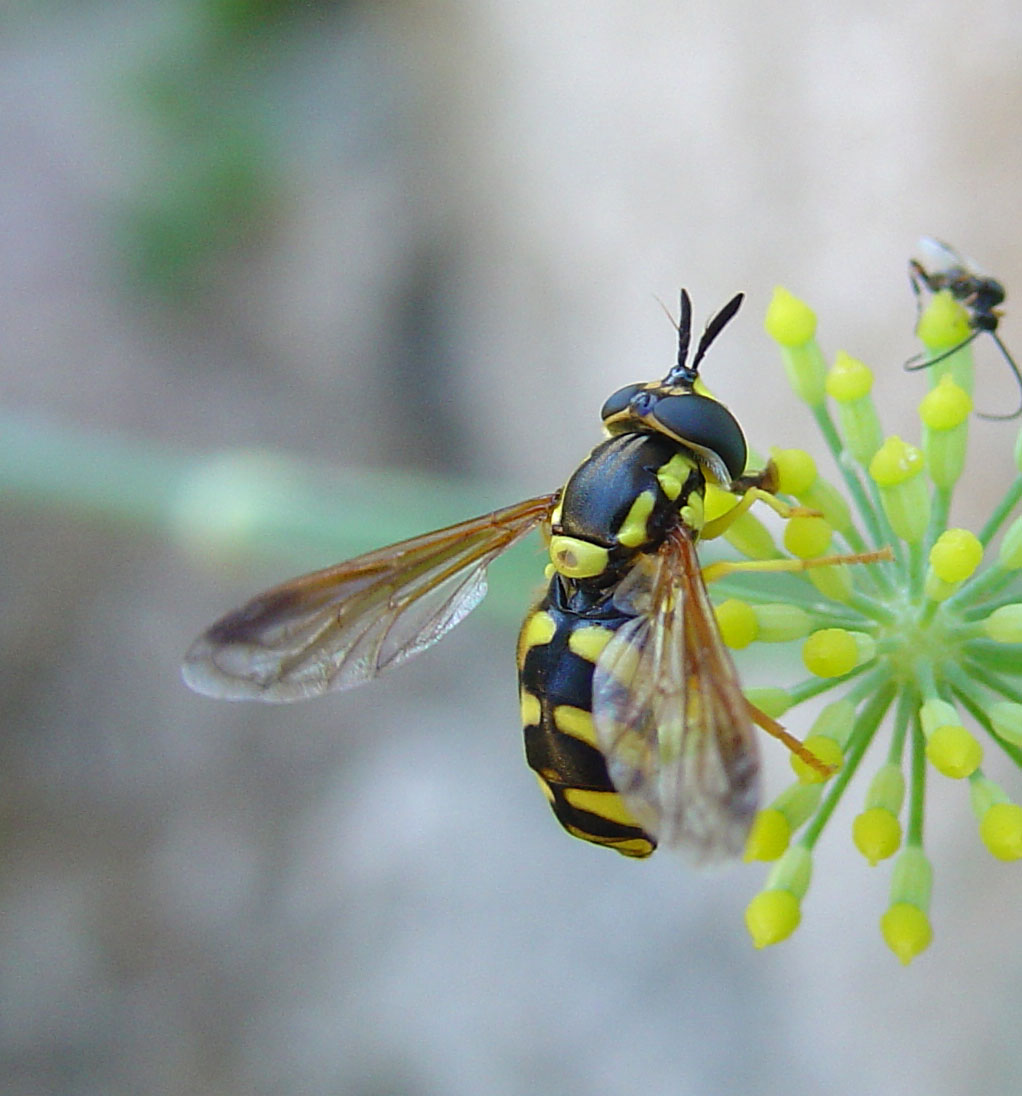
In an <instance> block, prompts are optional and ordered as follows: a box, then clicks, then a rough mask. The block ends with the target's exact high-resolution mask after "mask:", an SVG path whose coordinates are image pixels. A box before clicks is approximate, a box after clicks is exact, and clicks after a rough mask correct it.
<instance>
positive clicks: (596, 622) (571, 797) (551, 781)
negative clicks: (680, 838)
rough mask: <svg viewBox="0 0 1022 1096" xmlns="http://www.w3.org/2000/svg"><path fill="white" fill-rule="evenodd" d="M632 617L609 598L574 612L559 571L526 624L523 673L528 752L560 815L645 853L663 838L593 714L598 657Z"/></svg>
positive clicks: (610, 842) (565, 822) (583, 830)
mask: <svg viewBox="0 0 1022 1096" xmlns="http://www.w3.org/2000/svg"><path fill="white" fill-rule="evenodd" d="M628 619H630V618H629V617H628V616H625V615H623V614H621V613H620V612H618V611H617V610H615V609H614V608H613V606H612V605H611V603H610V602H609V600H607V601H606V602H605V603H604V604H602V605H594V606H593V607H591V608H589V609H585V608H583V610H582V611H572V610H571V609H570V608H568V607H567V606H565V604H564V593H563V586H562V583H561V579H560V578H559V577H558V576H556V575H555V576H554V578H553V579H552V581H551V584H550V587H549V589H548V590H547V593H546V596H545V597H544V598H543V600H542V601H540V603H539V604H538V605H537V606H536V607H535V608H534V609H533V611H532V612H531V613H530V614H529V615H528V616H527V617H526V618H525V623H524V624H523V625H522V631H521V635H520V637H519V641H518V680H519V688H520V695H521V704H522V723H523V726H524V730H525V754H526V758H527V760H528V763H529V766H530V767H531V768H532V769H533V770H534V771H535V773H536V776H537V778H538V780H539V783H540V787H541V788H542V790H543V792H544V794H545V795H546V797H547V799H548V800H549V802H550V806H551V808H552V810H553V812H554V814H555V815H556V816H557V820H558V821H559V822H560V823H561V825H562V826H563V827H564V828H565V829H566V830H567V831H568V833H570V834H572V835H573V836H574V837H580V838H582V839H583V840H586V841H592V842H594V843H595V844H597V845H606V846H607V847H609V848H613V849H617V851H618V852H620V853H622V854H623V855H625V856H633V857H644V856H649V855H650V853H652V852H653V850H654V849H655V848H656V842H655V841H654V840H653V838H652V837H650V836H649V834H647V833H646V832H645V831H644V830H643V829H642V828H641V827H640V826H639V825H638V824H637V823H636V821H635V819H634V818H633V817H632V815H631V813H630V812H629V811H628V808H627V807H626V806H625V804H624V801H623V800H622V799H621V797H620V796H619V795H618V793H617V791H616V790H615V788H614V786H613V784H612V783H611V781H610V777H609V775H608V774H607V765H606V762H605V760H604V757H603V754H602V752H601V751H600V748H599V746H598V745H597V742H596V738H595V731H594V728H593V719H592V714H591V708H592V682H593V667H594V665H595V662H596V658H597V657H598V656H599V653H600V651H602V649H603V647H604V646H605V645H606V643H607V641H608V640H609V639H610V637H611V636H612V635H613V634H614V632H615V631H616V630H617V629H618V628H619V627H620V626H621V625H622V624H624V623H625V621H626V620H628Z"/></svg>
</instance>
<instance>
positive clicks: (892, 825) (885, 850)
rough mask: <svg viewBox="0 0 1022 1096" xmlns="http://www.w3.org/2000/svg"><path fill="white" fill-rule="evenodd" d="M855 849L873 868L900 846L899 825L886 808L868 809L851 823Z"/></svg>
mask: <svg viewBox="0 0 1022 1096" xmlns="http://www.w3.org/2000/svg"><path fill="white" fill-rule="evenodd" d="M852 840H853V841H854V842H855V847H856V848H857V849H858V850H859V852H861V853H862V855H863V856H864V857H865V858H866V859H867V860H868V861H869V862H870V864H871V865H872V866H873V867H876V865H877V864H878V863H879V862H880V861H881V860H886V859H887V858H888V857H889V856H893V855H894V854H895V853H896V852H897V851H898V848H899V846H900V845H901V823H900V822H899V821H898V817H897V815H895V814H892V813H891V812H890V811H889V810H887V808H886V807H869V808H867V809H866V810H864V811H863V812H862V814H859V815H856V817H855V820H854V821H853V822H852Z"/></svg>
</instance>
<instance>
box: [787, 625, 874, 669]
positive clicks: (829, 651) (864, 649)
mask: <svg viewBox="0 0 1022 1096" xmlns="http://www.w3.org/2000/svg"><path fill="white" fill-rule="evenodd" d="M875 655H876V641H875V640H874V639H873V637H872V636H870V635H867V634H866V633H865V632H851V631H848V629H846V628H821V629H820V630H819V631H816V632H813V634H812V635H811V636H810V637H809V638H808V639H807V640H806V641H805V643H804V644H803V645H802V662H803V663H804V664H805V668H806V669H807V670H808V671H809V672H810V673H811V674H815V675H816V676H817V677H843V676H844V675H845V674H847V673H851V671H852V670H854V669H855V667H856V666H861V665H863V664H864V663H866V662H869V661H871V660H872V659H873V658H874V657H875Z"/></svg>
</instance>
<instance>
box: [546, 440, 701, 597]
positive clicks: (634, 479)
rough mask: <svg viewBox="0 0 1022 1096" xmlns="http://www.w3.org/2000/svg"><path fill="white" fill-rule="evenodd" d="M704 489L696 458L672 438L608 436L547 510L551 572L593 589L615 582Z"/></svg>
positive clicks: (672, 526)
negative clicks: (554, 571)
mask: <svg viewBox="0 0 1022 1096" xmlns="http://www.w3.org/2000/svg"><path fill="white" fill-rule="evenodd" d="M703 489H704V479H703V474H702V472H701V471H700V468H699V465H698V463H697V461H696V459H695V457H694V455H693V454H692V453H691V451H690V450H688V449H686V448H685V447H684V446H682V445H679V444H678V443H677V442H675V441H673V440H672V439H670V438H666V437H663V436H662V435H653V434H620V435H617V436H616V437H612V438H608V439H607V440H606V441H604V442H602V443H601V444H600V445H598V446H597V447H596V448H595V449H594V450H593V451H592V453H590V454H589V456H588V457H587V458H586V460H585V461H583V463H582V464H581V465H580V466H579V467H578V469H577V470H576V471H575V473H574V474H573V475H572V477H571V478H570V479H569V480H568V482H567V484H566V485H565V487H564V492H563V494H562V497H561V501H560V503H559V505H558V507H557V508H556V509H555V511H554V513H553V515H552V522H551V531H552V536H551V539H550V558H551V561H552V563H553V565H554V568H555V570H557V571H558V572H559V573H560V574H561V575H563V576H565V577H566V578H568V579H572V580H574V581H576V582H582V583H587V584H592V585H595V586H606V585H609V584H611V583H613V582H615V581H617V580H618V579H619V578H620V576H621V574H622V573H623V572H624V571H625V570H626V569H627V568H628V566H629V564H630V562H631V561H632V560H633V559H634V558H635V557H636V555H637V554H638V553H640V552H651V551H654V550H656V548H658V547H659V545H660V544H661V543H662V542H663V540H664V537H665V536H666V535H667V532H668V531H669V530H670V529H672V528H674V527H675V526H676V525H677V524H678V521H679V518H680V516H681V515H682V513H683V509H684V508H685V507H686V505H687V504H688V503H689V501H690V499H691V500H692V501H696V498H697V497H698V499H699V500H700V501H701V495H702V491H703Z"/></svg>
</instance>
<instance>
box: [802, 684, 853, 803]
mask: <svg viewBox="0 0 1022 1096" xmlns="http://www.w3.org/2000/svg"><path fill="white" fill-rule="evenodd" d="M854 726H855V705H854V704H853V703H852V702H851V701H850V700H847V699H842V700H835V701H834V702H833V703H831V704H828V705H827V706H826V707H825V708H824V709H823V710H822V711H821V712H820V714H819V715H818V716H817V717H816V719H815V720H814V721H813V725H812V727H810V728H809V734H808V735H807V736H806V738H805V741H804V742H803V743H802V745H803V746H805V748H806V749H807V750H809V751H810V753H812V754H813V756H814V757H816V758H818V759H819V760H820V761H822V762H823V763H824V765H826V766H827V767H828V768H829V769H830V770H831V772H830V773H829V774H827V775H824V774H823V773H821V772H820V770H819V769H817V768H815V767H814V766H812V765H809V764H807V763H806V762H805V761H803V760H802V758H801V757H798V756H797V755H796V754H792V755H791V767H792V770H793V771H794V773H795V775H796V776H797V777H798V778H799V780H800V781H802V782H803V783H805V784H821V783H823V782H824V781H826V780H828V779H829V778H830V776H832V775H833V774H834V773H836V772H837V771H838V770H839V769H840V768H841V766H842V765H843V764H844V760H845V758H844V749H845V745H846V744H847V742H848V739H849V737H850V736H851V733H852V728H853V727H854Z"/></svg>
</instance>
